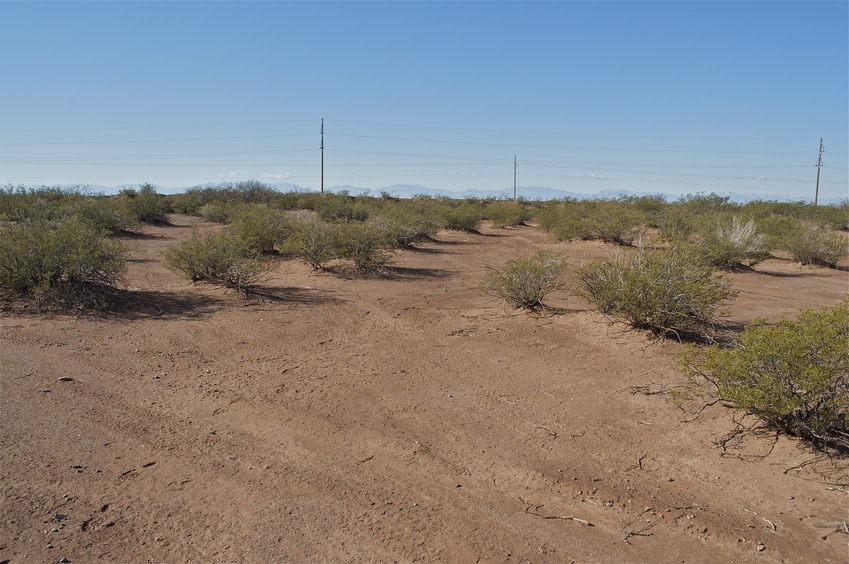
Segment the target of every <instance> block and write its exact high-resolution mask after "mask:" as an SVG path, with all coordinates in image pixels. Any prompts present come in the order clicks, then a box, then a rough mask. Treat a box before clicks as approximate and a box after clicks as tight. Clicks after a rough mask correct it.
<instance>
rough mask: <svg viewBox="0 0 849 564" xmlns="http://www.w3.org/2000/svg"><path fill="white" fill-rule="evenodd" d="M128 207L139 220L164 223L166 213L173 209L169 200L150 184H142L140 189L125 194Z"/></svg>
mask: <svg viewBox="0 0 849 564" xmlns="http://www.w3.org/2000/svg"><path fill="white" fill-rule="evenodd" d="M125 195H126V196H127V199H126V200H125V202H126V205H127V209H128V210H129V212H130V214H131V215H132V216H133V218H135V219H136V220H138V221H141V222H144V223H164V222H165V221H166V218H165V214H166V213H168V212H170V211H171V207H170V205H169V203H168V200H167V199H165V198H164V197H163V196H160V195H159V194H157V193H156V189H155V188H154V187H153V186H151V185H150V184H142V185H141V186H140V187H139V189H138V191H132V192H127V193H126V194H125Z"/></svg>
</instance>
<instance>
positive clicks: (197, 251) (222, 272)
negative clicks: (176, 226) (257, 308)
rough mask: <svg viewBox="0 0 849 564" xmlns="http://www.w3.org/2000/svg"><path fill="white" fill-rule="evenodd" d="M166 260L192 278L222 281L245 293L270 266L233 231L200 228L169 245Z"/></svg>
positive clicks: (251, 288) (172, 267) (225, 284)
mask: <svg viewBox="0 0 849 564" xmlns="http://www.w3.org/2000/svg"><path fill="white" fill-rule="evenodd" d="M165 262H166V264H167V265H168V267H169V268H171V269H173V270H175V271H177V272H180V273H182V274H183V275H184V276H185V277H186V278H188V279H189V280H192V281H195V282H196V281H207V282H213V283H217V284H221V285H223V286H225V287H227V288H232V289H234V290H238V291H240V292H242V293H244V294H245V295H249V294H250V293H251V292H252V291H253V290H254V289H255V287H256V284H257V283H258V282H259V280H260V279H261V277H262V275H263V274H265V273H266V272H268V271H269V270H270V267H271V264H270V262H269V261H268V260H265V259H263V258H262V257H261V256H259V255H258V254H257V253H256V252H255V251H254V250H253V249H251V248H250V246H249V245H248V244H247V243H246V242H245V241H244V240H242V239H239V238H237V237H235V236H234V235H233V234H231V233H228V232H225V233H217V234H213V235H201V234H200V233H199V232H198V231H197V230H195V231H194V232H193V233H192V236H191V238H189V239H187V240H185V241H183V242H182V243H179V244H178V245H174V246H173V247H170V248H169V249H167V250H166V251H165Z"/></svg>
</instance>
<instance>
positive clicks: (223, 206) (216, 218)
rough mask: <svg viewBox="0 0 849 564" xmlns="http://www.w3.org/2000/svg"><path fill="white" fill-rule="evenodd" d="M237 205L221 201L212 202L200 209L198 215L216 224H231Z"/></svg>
mask: <svg viewBox="0 0 849 564" xmlns="http://www.w3.org/2000/svg"><path fill="white" fill-rule="evenodd" d="M234 208H235V205H234V204H232V203H227V202H224V201H221V200H212V201H210V202H207V203H205V204H204V205H202V206H201V207H200V208H199V209H198V215H200V216H201V217H202V218H204V219H205V220H207V221H213V222H215V223H225V224H226V223H230V215H231V214H232V213H233V209H234Z"/></svg>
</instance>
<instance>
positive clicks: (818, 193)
mask: <svg viewBox="0 0 849 564" xmlns="http://www.w3.org/2000/svg"><path fill="white" fill-rule="evenodd" d="M821 168H822V137H820V156H819V158H817V187H816V191H815V192H814V205H815V206H816V205H817V200H818V199H819V196H820V169H821Z"/></svg>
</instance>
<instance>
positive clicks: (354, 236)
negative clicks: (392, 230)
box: [333, 223, 394, 273]
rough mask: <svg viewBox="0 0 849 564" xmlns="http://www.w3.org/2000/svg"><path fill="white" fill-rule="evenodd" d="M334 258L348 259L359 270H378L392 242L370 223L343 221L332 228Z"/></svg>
mask: <svg viewBox="0 0 849 564" xmlns="http://www.w3.org/2000/svg"><path fill="white" fill-rule="evenodd" d="M333 238H334V245H333V246H334V254H335V256H336V258H340V259H346V260H350V261H351V262H353V263H354V266H355V267H356V268H357V270H359V271H361V272H373V273H374V272H380V271H381V270H383V269H384V268H385V267H386V264H387V263H388V262H389V259H390V258H391V255H390V253H389V248H391V247H392V246H393V244H394V242H393V241H392V240H390V239H389V238H388V237H387V236H386V234H385V233H384V232H383V231H382V230H380V229H379V228H378V227H377V226H376V225H374V224H371V223H344V224H340V225H336V226H335V227H334V230H333Z"/></svg>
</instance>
